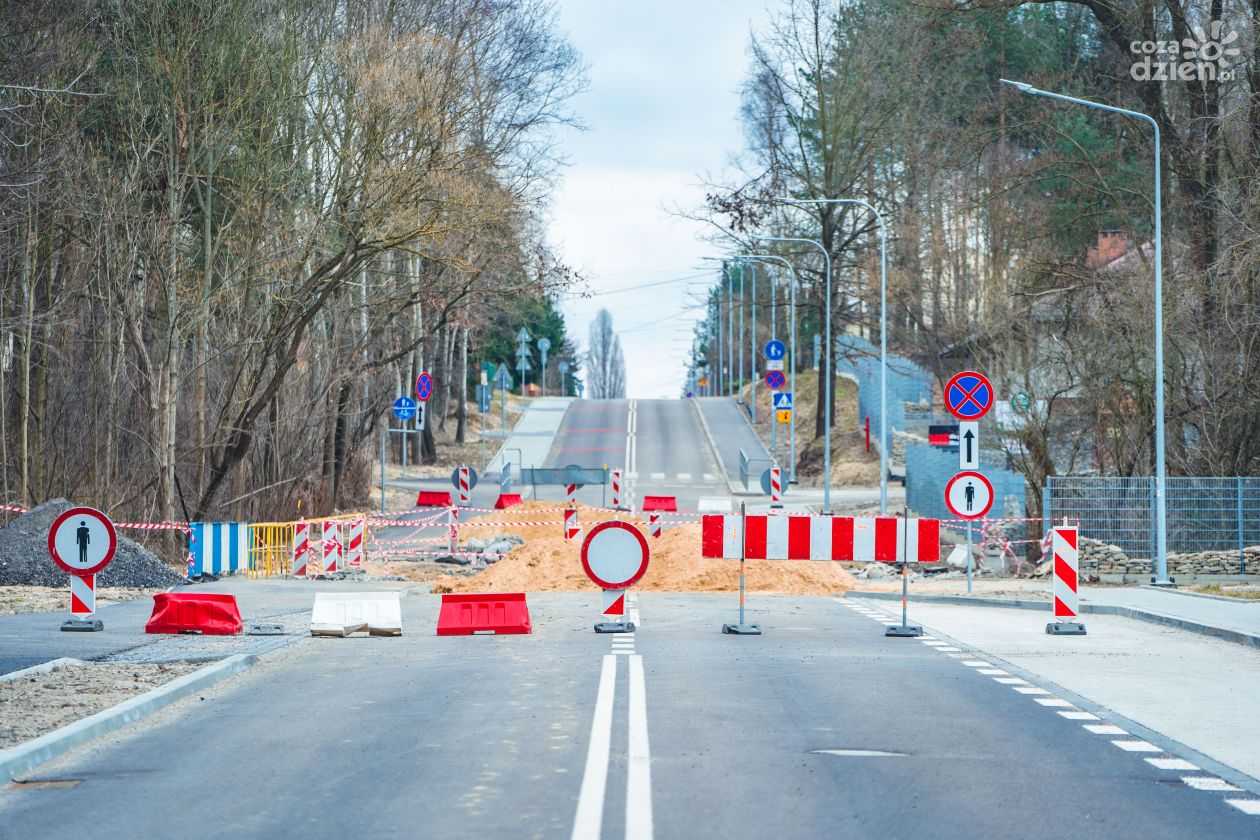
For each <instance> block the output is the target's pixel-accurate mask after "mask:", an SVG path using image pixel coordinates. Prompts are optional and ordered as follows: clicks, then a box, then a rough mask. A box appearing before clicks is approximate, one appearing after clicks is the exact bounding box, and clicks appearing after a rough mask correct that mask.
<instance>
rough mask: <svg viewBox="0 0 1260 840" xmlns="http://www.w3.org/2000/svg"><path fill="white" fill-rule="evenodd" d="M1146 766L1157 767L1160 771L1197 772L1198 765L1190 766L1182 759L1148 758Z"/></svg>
mask: <svg viewBox="0 0 1260 840" xmlns="http://www.w3.org/2000/svg"><path fill="white" fill-rule="evenodd" d="M1146 762H1147V763H1148V764H1152V765H1154V766H1156V767H1158V768H1159V769H1160V770H1198V769H1199V765H1197V764H1191V763H1190V762H1188V761H1186V760H1185V759H1184V758H1148V759H1146Z"/></svg>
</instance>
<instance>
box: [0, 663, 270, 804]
mask: <svg viewBox="0 0 1260 840" xmlns="http://www.w3.org/2000/svg"><path fill="white" fill-rule="evenodd" d="M258 661H259V658H258V656H257V655H255V654H237V655H235V656H229V657H228V658H227V659H223V660H220V661H219V662H215V663H214V664H212V665H207V666H206V667H204V668H198V669H197V670H196V671H193V672H192V673H191V674H185V675H184V676H182V677H178V678H177V679H173V680H171V681H170V682H168V683H166V684H164V685H160V686H158V687H157V688H154V689H152V690H151V691H146V692H145V693H144V694H141V695H138V696H136V697H132V698H131V699H130V700H124V701H123V702H121V703H119V704H118V705H117V706H113V707H112V708H109V709H106V710H104V711H103V712H97V713H96V714H94V715H91V716H89V717H85V718H83V719H82V720H76V721H75V722H74V723H71V724H67V725H66V726H63V727H61V728H60V729H56V730H54V731H52V732H49V733H48V734H47V735H41V736H39V737H38V738H35V739H34V740H31V741H27V742H26V743H25V744H19V745H18V746H16V747H11V748H9V749H7V750H4V751H3V752H0V779H3V780H6V781H9V780H12V779H15V778H16V777H17V776H18V775H19V774H21V773H24V772H26V771H27V770H30V769H32V768H34V767H38V766H39V765H41V764H43V763H45V762H47V761H50V760H52V759H54V758H57V757H58V756H62V755H65V754H66V753H67V752H69V751H70V750H72V749H74V748H75V747H78V746H81V745H83V744H86V743H88V742H89V741H92V740H94V739H96V738H99V737H100V736H102V735H106V734H108V733H110V732H114V731H115V730H118V729H122V728H123V727H124V726H127V725H128V724H132V723H135V722H136V721H139V720H143V719H144V718H146V717H148V716H149V715H151V714H153V713H154V712H156V711H158V710H159V709H163V708H165V707H167V706H169V705H171V704H172V703H174V702H176V701H177V700H182V699H183V698H185V697H187V696H189V695H190V694H194V693H196V692H198V691H200V690H201V689H204V688H208V687H209V686H212V685H214V684H215V683H217V682H220V681H222V680H225V679H227V678H228V677H230V676H232V675H233V674H238V673H240V672H241V671H244V670H245V669H246V668H250V667H252V666H254V665H256V664H258Z"/></svg>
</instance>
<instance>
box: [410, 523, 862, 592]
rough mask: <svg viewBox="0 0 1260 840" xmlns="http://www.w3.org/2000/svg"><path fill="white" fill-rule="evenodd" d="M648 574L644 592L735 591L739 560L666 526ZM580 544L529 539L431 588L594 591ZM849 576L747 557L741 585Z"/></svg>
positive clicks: (846, 579) (833, 583)
mask: <svg viewBox="0 0 1260 840" xmlns="http://www.w3.org/2000/svg"><path fill="white" fill-rule="evenodd" d="M650 545H651V550H652V557H651V560H650V561H649V563H648V571H647V574H646V575H644V576H643V579H642V580H640V581H639V582H638V583H637V584H635V589H636V590H638V591H640V592H643V591H649V592H734V591H736V590H738V589H739V563H738V561H735V560H712V559H706V558H703V557H701V556H700V525H699V523H692V524H690V525H683V526H682V527H680V528H674V529H671V530H668V531H666V532H665V533H664V534H663V535H662V536H661V538H660V539H658V540H653V541H651V542H650ZM580 546H581V544H580V543H577V542H566V541H565V540H564V539H563V538H562V537H560V536H557V535H554V534H553V535H551V536H544V537H541V538H538V539H533V540H530V541H529V542H527V543H526V544H525V545H522V546H518V547H517V548H515V549H513V550H512V551H511V552H510V553H509V554H508V555H507V556H506V557H504V558H503V559H502V560H500V561H499V562H498V563H496V564H495V565H494V566H492V567H491V568H489V569H487V570H486V571H484V572H482V573H481V574H479V575H477V576H476V577H472V578H467V579H465V580H459V581H451V582H447V581H442V582H440V583H436V584H434V586H433V591H434V592H575V591H584V590H589V591H597V590H598V587H597V586H595V584H593V583H591V582H590V580H589V579H588V578H587V577H586V574H585V573H584V572H583V571H582V560H581V548H580ZM855 583H856V582H855V581H854V579H853V576H852V575H850V574H849V573H848V572H847V571H845V570H844V569H843V568H841V566H840V565H839V564H838V563H821V562H811V561H807V560H750V561H749V562H748V563H747V564H745V568H744V585H745V588H746V589H748V591H750V592H767V593H776V594H783V595H829V594H833V593H841V592H845V591H847V590H849V589H852V588H854V586H855Z"/></svg>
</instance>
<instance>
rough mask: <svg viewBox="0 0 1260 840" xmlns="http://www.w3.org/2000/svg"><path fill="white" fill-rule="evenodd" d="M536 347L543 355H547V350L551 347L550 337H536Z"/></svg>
mask: <svg viewBox="0 0 1260 840" xmlns="http://www.w3.org/2000/svg"><path fill="white" fill-rule="evenodd" d="M538 349H539V351H540V352H541V353H542V354H543V355H544V356H545V355H547V351H548V350H550V349H551V339H549V338H540V339H538Z"/></svg>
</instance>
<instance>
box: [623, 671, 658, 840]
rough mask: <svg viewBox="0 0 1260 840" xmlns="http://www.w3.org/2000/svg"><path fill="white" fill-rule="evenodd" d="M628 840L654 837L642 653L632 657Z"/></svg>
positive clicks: (650, 760)
mask: <svg viewBox="0 0 1260 840" xmlns="http://www.w3.org/2000/svg"><path fill="white" fill-rule="evenodd" d="M626 840H652V754H651V751H650V750H649V748H648V723H647V696H646V692H645V688H644V681H643V657H642V656H637V655H636V656H632V657H630V743H629V749H628V759H627V767H626Z"/></svg>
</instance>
